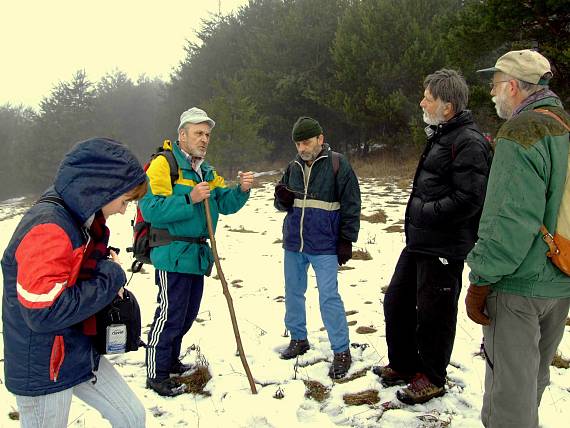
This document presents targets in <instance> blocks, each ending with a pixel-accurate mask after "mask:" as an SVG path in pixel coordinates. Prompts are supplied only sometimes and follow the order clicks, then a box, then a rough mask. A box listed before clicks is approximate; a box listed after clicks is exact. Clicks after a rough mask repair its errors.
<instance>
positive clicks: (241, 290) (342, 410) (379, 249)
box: [0, 180, 570, 428]
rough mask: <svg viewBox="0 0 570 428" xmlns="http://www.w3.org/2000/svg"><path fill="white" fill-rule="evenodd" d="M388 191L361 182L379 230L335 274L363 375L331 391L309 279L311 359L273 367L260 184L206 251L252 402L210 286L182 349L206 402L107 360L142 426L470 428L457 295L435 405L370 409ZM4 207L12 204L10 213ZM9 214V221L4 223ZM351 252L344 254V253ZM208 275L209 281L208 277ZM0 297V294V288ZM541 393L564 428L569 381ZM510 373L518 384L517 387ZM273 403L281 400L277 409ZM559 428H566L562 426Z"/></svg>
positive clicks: (476, 338) (125, 241) (479, 362)
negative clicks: (442, 386)
mask: <svg viewBox="0 0 570 428" xmlns="http://www.w3.org/2000/svg"><path fill="white" fill-rule="evenodd" d="M397 184H398V183H397V181H394V182H381V181H378V180H362V182H361V189H362V199H363V207H364V208H363V214H365V215H368V216H370V215H372V214H374V213H376V212H377V211H378V210H383V211H384V212H385V214H386V217H387V220H386V222H385V223H372V222H369V221H362V224H361V230H360V236H359V240H358V243H357V245H356V247H357V248H358V249H360V250H365V251H367V252H368V253H369V254H370V256H371V257H372V259H371V260H351V261H349V262H348V265H347V266H348V268H350V269H346V270H342V271H341V272H339V289H340V293H341V296H342V297H343V300H344V305H345V309H346V311H347V312H348V313H349V314H350V315H349V316H348V320H349V322H350V324H351V326H350V338H351V343H352V346H351V352H352V357H353V365H352V367H351V369H350V372H349V376H350V375H352V374H357V373H358V372H361V371H363V370H364V373H365V374H364V375H363V376H360V377H356V378H355V379H354V380H351V381H349V382H346V383H333V382H332V381H331V380H330V379H329V377H328V376H327V372H328V367H329V364H330V361H331V360H332V352H331V350H330V346H329V342H328V338H327V335H326V332H325V331H324V329H323V324H322V321H321V318H320V314H319V308H318V296H317V290H316V285H315V280H314V274H313V272H312V271H310V283H309V289H308V292H307V324H308V325H307V326H308V329H309V340H310V342H311V350H310V351H309V352H307V353H306V354H305V355H304V356H302V357H300V358H299V361H298V367H297V370H295V361H294V360H292V361H283V360H281V359H279V357H278V352H279V351H280V350H281V349H282V348H283V347H285V346H286V345H287V344H288V342H289V338H287V337H283V334H284V330H285V328H284V324H283V316H284V309H285V306H284V302H283V297H282V296H283V295H284V284H283V272H282V271H283V269H282V259H283V250H282V248H281V244H280V239H281V225H282V220H283V216H284V214H283V213H279V212H277V211H276V210H275V209H274V208H273V203H272V200H273V199H272V194H273V187H272V185H271V184H270V183H267V184H265V185H264V186H263V187H261V188H256V189H254V191H253V194H252V196H251V198H250V200H249V202H248V204H247V205H246V207H244V208H243V209H242V210H241V211H240V212H238V213H237V214H234V215H231V216H222V218H221V220H220V223H219V225H218V231H217V235H216V240H217V244H218V252H219V254H220V257H222V261H221V263H222V269H223V272H224V274H225V277H226V279H227V281H228V283H229V284H230V291H231V294H232V298H233V302H234V307H235V310H236V314H237V318H238V323H239V328H240V333H241V338H242V342H243V346H244V350H245V353H246V357H247V361H248V363H249V366H250V369H251V372H252V374H253V377H254V379H255V382H256V386H257V391H258V394H257V395H252V394H251V390H250V387H249V383H248V381H247V378H246V376H245V374H244V370H243V367H242V364H241V362H240V359H239V357H237V356H236V343H235V339H234V334H233V330H232V327H231V322H230V317H229V312H228V308H227V303H226V300H225V298H224V296H223V294H222V287H221V284H220V282H219V280H217V279H215V278H213V277H210V278H207V279H206V284H205V291H204V298H203V301H202V306H201V312H200V314H199V315H198V320H197V322H196V323H195V324H194V326H193V327H192V329H191V330H190V332H189V334H187V336H186V338H185V341H184V343H183V350H184V359H183V361H184V362H187V363H193V362H194V361H195V359H196V357H197V355H198V351H197V349H199V352H200V353H201V354H202V356H203V357H205V359H206V360H207V361H208V363H209V370H210V373H211V375H212V379H211V380H210V381H209V382H208V384H207V386H206V391H207V392H209V393H210V396H203V395H194V394H183V395H181V396H178V397H175V398H162V397H160V396H158V395H156V394H154V393H153V392H151V391H150V390H147V389H145V368H144V350H139V351H137V352H131V353H127V354H124V355H121V356H115V357H111V361H113V363H114V364H115V365H116V366H117V367H118V369H119V371H120V372H121V373H122V374H123V375H124V377H125V378H126V379H127V381H128V383H129V385H130V386H131V388H132V389H133V390H134V391H135V392H136V394H137V395H138V396H139V397H140V399H141V400H142V402H143V404H144V406H145V408H146V409H147V426H148V427H186V426H188V427H205V428H214V427H224V428H228V427H258V428H262V427H276V428H277V427H280V428H281V427H283V428H293V427H320V428H321V427H323V428H324V427H334V426H353V427H377V426H380V427H447V426H449V427H462V428H469V427H480V426H482V425H481V423H480V422H479V410H480V407H481V400H482V393H483V377H484V361H483V359H482V358H481V357H480V356H479V355H477V353H478V351H479V346H480V342H481V337H482V334H481V329H480V327H479V326H477V325H475V324H473V323H472V322H471V321H470V320H469V319H468V318H467V315H466V313H465V308H464V305H463V301H464V292H465V287H466V284H467V268H466V269H465V274H464V275H465V277H464V290H463V293H462V296H461V298H460V307H459V319H458V327H457V337H456V341H455V348H454V350H453V355H452V360H451V364H450V366H449V367H448V384H447V394H446V395H445V396H443V397H442V398H438V399H434V400H432V401H430V402H428V403H426V404H425V405H416V406H406V405H401V404H398V405H397V408H390V409H388V410H384V407H383V406H382V403H386V402H391V401H393V403H394V404H396V403H398V402H397V400H396V399H395V392H396V389H397V387H392V388H384V387H382V385H381V384H380V383H379V381H378V378H377V377H376V376H375V375H373V374H372V373H371V372H370V370H369V369H370V367H371V366H373V365H377V364H385V363H386V362H387V351H386V343H385V339H384V320H383V315H382V306H381V300H382V298H383V294H382V293H381V288H382V287H384V286H386V285H387V284H388V282H389V281H390V278H391V275H392V272H393V269H394V266H395V263H396V260H397V258H398V256H399V253H400V251H401V249H402V248H403V246H404V236H403V230H402V223H401V220H402V219H403V216H404V210H405V203H406V201H407V197H408V192H409V190H408V189H407V188H406V186H402V187H403V188H400V187H399V186H398V185H397ZM13 202H14V201H12V203H13ZM0 213H1V214H2V216H1V217H0V250H1V251H2V252H3V251H4V248H5V247H6V245H7V243H8V240H9V238H10V236H11V234H12V232H13V230H14V228H15V227H16V225H17V223H18V221H19V219H20V218H21V209H19V208H17V204H16V205H12V208H8V207H7V206H2V207H0ZM10 213H13V214H14V216H12V217H11V216H10V215H8V214H10ZM133 213H134V207H133V206H131V207H130V208H129V211H128V212H127V214H126V215H125V216H124V217H123V216H114V217H111V219H110V220H109V226H110V228H111V233H112V240H111V244H112V245H113V246H118V247H121V248H122V249H123V251H122V252H121V254H120V258H121V261H122V263H123V266H124V267H125V268H128V267H129V266H130V263H131V259H130V257H129V255H128V254H127V253H126V252H125V251H124V249H125V248H126V247H127V246H128V245H129V244H130V239H131V228H130V219H131V218H132V217H133ZM355 249H356V248H355ZM145 269H146V273H139V274H136V275H135V276H134V277H133V279H132V281H131V283H130V285H129V288H130V289H131V290H132V291H133V292H134V293H135V295H136V297H137V299H138V301H139V303H140V306H141V310H142V318H143V333H145V334H144V335H143V338H144V339H146V333H147V332H148V329H149V324H150V322H151V320H152V317H153V314H154V308H155V298H156V287H155V285H154V272H153V269H152V267H150V266H146V267H145ZM214 273H215V272H214ZM0 293H1V288H0ZM364 326H366V327H373V328H374V329H376V330H377V331H376V332H375V333H371V334H359V333H357V332H356V330H357V328H358V327H364ZM0 329H1V326H0ZM569 331H570V327H567V328H566V333H567V334H565V337H564V339H563V341H562V343H561V345H560V351H561V352H562V354H563V355H564V356H565V357H566V358H568V357H570V335H569V334H568V332H569ZM7 346H9V344H4V343H3V342H2V339H1V336H0V402H1V403H2V404H1V405H0V409H1V411H0V427H6V428H8V427H16V426H19V424H18V422H17V421H12V420H10V418H9V413H10V412H12V411H15V410H16V402H15V399H14V397H13V396H12V394H10V393H9V392H8V391H7V390H6V388H5V387H4V384H3V379H4V376H3V354H4V352H3V350H4V347H7ZM551 374H552V382H551V385H550V386H549V387H548V388H547V390H546V392H545V394H544V396H543V400H542V405H541V408H540V421H541V426H542V427H544V428H558V427H564V426H568V420H570V370H564V369H557V368H552V369H551ZM524 375H525V374H524V373H521V376H524ZM307 380H312V381H318V382H320V383H321V384H323V385H324V386H325V387H327V388H329V389H330V391H329V395H328V398H326V399H325V400H324V401H322V402H318V401H316V400H314V399H310V398H306V397H305V392H306V386H305V383H304V381H307ZM370 389H373V390H376V391H378V393H379V397H380V401H379V402H378V403H376V404H371V405H369V404H365V405H359V406H349V405H346V404H345V403H344V401H343V396H344V395H345V394H354V393H358V392H362V391H366V390H370ZM276 395H283V398H281V399H277V398H275V396H276ZM564 421H566V422H564ZM69 426H70V427H84V428H90V427H97V428H100V427H103V426H109V424H108V423H107V422H106V421H104V420H103V419H102V418H101V417H100V415H99V414H98V413H97V412H96V411H95V410H93V409H90V408H89V407H87V406H85V405H84V404H83V403H82V402H81V401H79V400H75V399H74V401H73V404H72V408H71V414H70V418H69Z"/></svg>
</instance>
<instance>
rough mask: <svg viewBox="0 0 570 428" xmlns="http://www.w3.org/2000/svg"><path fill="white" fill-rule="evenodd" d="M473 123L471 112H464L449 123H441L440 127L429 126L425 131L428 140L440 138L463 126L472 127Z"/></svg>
mask: <svg viewBox="0 0 570 428" xmlns="http://www.w3.org/2000/svg"><path fill="white" fill-rule="evenodd" d="M472 123H473V115H472V114H471V110H463V111H460V112H459V113H457V114H456V115H455V116H453V117H452V118H451V119H449V120H448V121H447V122H443V123H440V124H439V125H428V126H426V127H425V128H424V131H425V133H426V135H427V137H428V140H430V139H432V138H435V137H439V136H441V135H443V134H447V133H448V132H450V131H452V130H454V129H456V128H459V127H461V126H465V125H470V124H472Z"/></svg>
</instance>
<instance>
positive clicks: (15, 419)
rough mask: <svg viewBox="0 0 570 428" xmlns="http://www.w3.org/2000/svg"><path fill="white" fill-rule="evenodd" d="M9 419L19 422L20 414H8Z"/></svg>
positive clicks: (15, 412)
mask: <svg viewBox="0 0 570 428" xmlns="http://www.w3.org/2000/svg"><path fill="white" fill-rule="evenodd" d="M8 419H10V420H11V421H19V420H20V413H18V412H17V411H15V410H14V411H13V412H9V413H8Z"/></svg>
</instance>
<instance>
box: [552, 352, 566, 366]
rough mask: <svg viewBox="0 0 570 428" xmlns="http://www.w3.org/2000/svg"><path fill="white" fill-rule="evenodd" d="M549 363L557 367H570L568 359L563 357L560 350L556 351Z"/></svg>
mask: <svg viewBox="0 0 570 428" xmlns="http://www.w3.org/2000/svg"><path fill="white" fill-rule="evenodd" d="M550 365H551V366H554V367H558V368H559V369H567V368H570V360H569V359H568V358H564V357H563V356H562V354H561V353H560V352H557V353H556V355H555V356H554V358H553V359H552V363H551V364H550Z"/></svg>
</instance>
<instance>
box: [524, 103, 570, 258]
mask: <svg viewBox="0 0 570 428" xmlns="http://www.w3.org/2000/svg"><path fill="white" fill-rule="evenodd" d="M533 111H536V112H538V113H541V114H544V115H546V116H550V117H551V118H553V119H554V120H556V121H557V122H558V123H560V124H561V125H562V126H563V127H564V128H565V129H566V130H567V131H568V132H570V127H569V126H568V125H566V123H564V121H563V120H562V119H560V117H559V116H558V115H557V114H556V113H553V112H551V111H550V110H547V109H544V108H537V109H534V110H533ZM540 233H542V239H543V240H544V242H546V245H548V249H549V251H548V253H546V255H547V256H548V257H552V256H554V255H557V254H559V253H560V250H559V248H558V246H557V245H556V242H555V241H554V237H553V236H552V234H551V233H550V232H549V231H548V229H547V228H546V226H545V225H544V224H543V225H541V226H540Z"/></svg>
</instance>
